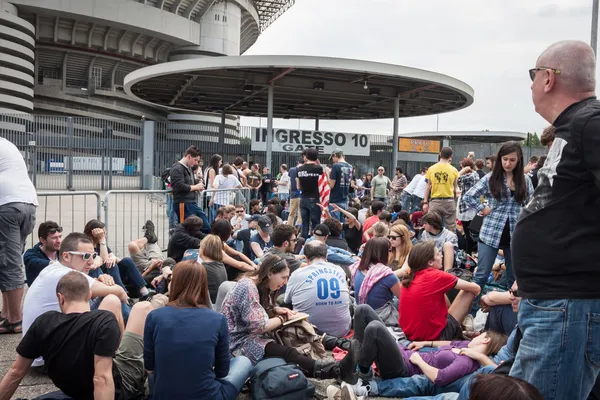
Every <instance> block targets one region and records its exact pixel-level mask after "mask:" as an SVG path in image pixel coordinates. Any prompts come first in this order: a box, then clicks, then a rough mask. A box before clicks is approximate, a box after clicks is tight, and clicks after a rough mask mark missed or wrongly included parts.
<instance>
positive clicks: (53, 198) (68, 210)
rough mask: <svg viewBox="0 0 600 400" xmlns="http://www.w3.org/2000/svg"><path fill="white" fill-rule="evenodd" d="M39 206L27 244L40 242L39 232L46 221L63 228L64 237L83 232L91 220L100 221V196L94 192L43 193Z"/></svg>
mask: <svg viewBox="0 0 600 400" xmlns="http://www.w3.org/2000/svg"><path fill="white" fill-rule="evenodd" d="M37 198H38V203H39V206H38V208H37V210H36V215H35V228H34V229H33V232H32V234H31V235H29V237H28V239H27V242H28V243H31V246H33V245H34V244H36V243H37V242H38V236H37V231H38V228H39V226H40V224H41V223H42V222H44V221H54V222H56V223H57V224H59V225H60V226H62V227H63V237H65V236H66V235H68V234H69V233H71V232H83V228H84V227H85V224H86V222H87V221H89V220H90V219H94V218H95V219H98V220H99V219H100V218H101V216H100V211H101V201H100V194H99V193H98V192H93V191H81V192H68V191H64V192H62V191H61V192H41V193H38V194H37Z"/></svg>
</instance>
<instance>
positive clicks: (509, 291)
mask: <svg viewBox="0 0 600 400" xmlns="http://www.w3.org/2000/svg"><path fill="white" fill-rule="evenodd" d="M508 293H510V294H512V295H513V296H515V297H521V296H519V289H517V290H512V289H508Z"/></svg>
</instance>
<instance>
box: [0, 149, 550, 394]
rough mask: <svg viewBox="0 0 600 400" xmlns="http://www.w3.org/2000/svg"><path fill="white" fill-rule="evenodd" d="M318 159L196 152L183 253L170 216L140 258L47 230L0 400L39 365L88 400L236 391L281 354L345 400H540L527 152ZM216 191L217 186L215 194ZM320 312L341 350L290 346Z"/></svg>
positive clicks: (178, 198) (183, 204) (322, 332)
mask: <svg viewBox="0 0 600 400" xmlns="http://www.w3.org/2000/svg"><path fill="white" fill-rule="evenodd" d="M317 155H318V154H317V152H316V150H315V149H306V150H305V151H304V153H303V157H302V159H301V160H299V162H298V164H297V165H296V166H294V167H292V168H288V166H286V165H282V166H281V167H280V169H279V171H280V173H279V174H278V175H271V174H270V173H269V172H268V169H267V168H264V169H262V171H263V174H260V173H259V172H258V171H260V170H261V169H260V167H259V166H258V165H256V164H254V165H252V166H251V167H250V168H248V164H246V163H245V162H244V160H243V159H242V158H241V157H237V158H236V159H235V160H233V162H232V164H224V165H222V164H223V160H222V157H221V156H219V155H214V156H212V157H211V159H210V163H209V167H208V168H207V169H206V171H202V170H201V169H200V168H194V167H196V166H197V165H198V162H199V160H200V154H199V152H198V149H197V148H195V147H190V148H189V149H188V150H187V151H186V153H185V156H184V157H183V158H182V159H181V160H180V161H178V162H177V163H176V164H175V165H174V166H173V167H172V168H171V173H170V175H169V176H168V177H167V179H166V180H167V183H168V185H169V186H170V187H171V188H172V191H173V193H172V195H169V196H171V200H170V203H171V207H170V209H169V210H168V213H169V220H170V221H171V223H170V232H169V235H170V237H169V241H168V246H167V248H166V249H161V248H160V247H159V246H158V244H157V242H158V237H157V234H156V231H155V227H154V224H153V222H152V221H147V222H146V224H145V225H144V227H143V230H144V236H143V237H141V238H137V239H134V240H132V241H131V242H130V243H129V244H128V246H127V250H128V254H126V255H124V256H123V257H119V256H117V255H116V254H114V253H113V252H112V250H111V249H110V248H109V247H108V246H107V241H106V239H107V234H108V232H107V231H106V227H105V226H104V224H103V223H102V222H100V221H98V220H95V219H94V220H90V221H88V222H87V223H86V224H85V225H84V226H81V232H82V233H70V234H69V235H67V236H66V237H64V238H63V237H62V228H61V227H60V226H59V225H58V224H57V223H56V222H53V221H45V222H43V223H41V224H40V226H39V229H38V231H37V237H38V239H39V243H37V244H36V245H35V246H33V247H32V248H31V249H28V250H27V251H26V252H25V255H24V265H25V275H26V282H27V285H28V287H29V289H28V291H27V293H26V295H25V299H24V303H23V312H22V314H23V318H22V324H21V323H20V322H19V323H14V322H11V321H9V320H8V319H7V318H6V315H7V314H4V313H3V322H2V325H0V328H1V329H2V330H1V331H0V332H2V333H14V332H22V333H23V339H22V341H21V343H20V344H19V345H18V347H17V349H16V351H17V358H16V360H15V362H14V363H13V365H12V366H11V367H10V368H9V369H8V372H7V373H6V375H5V376H4V378H3V380H2V382H1V383H0V399H8V398H10V396H11V395H12V393H14V391H15V390H16V388H17V386H18V384H19V382H20V381H21V380H22V379H23V377H24V376H25V375H26V373H27V371H28V370H29V368H30V367H34V368H38V369H40V370H41V371H43V372H44V373H47V374H48V376H49V377H50V379H52V381H53V382H54V384H55V385H56V386H57V388H58V389H60V391H62V393H63V394H64V395H66V396H69V397H71V398H74V399H78V398H107V399H108V398H111V399H112V398H118V399H138V398H144V397H145V396H147V395H148V394H149V395H150V398H152V399H204V398H206V399H209V398H210V399H235V398H236V397H237V396H238V394H239V393H240V391H242V390H243V388H244V386H245V385H246V383H247V380H248V378H249V376H250V374H251V370H252V368H253V366H256V365H257V364H259V363H260V362H261V360H263V359H266V358H281V359H283V360H285V362H287V363H291V364H295V365H297V366H298V367H299V368H300V370H301V371H302V373H304V375H306V376H307V377H310V378H315V379H335V380H337V381H338V383H339V384H341V385H333V386H330V387H329V388H328V390H327V394H328V396H329V398H331V399H334V398H342V399H354V398H355V396H365V397H368V396H385V397H410V396H436V395H442V394H444V395H448V396H451V397H444V398H459V399H483V398H485V399H497V398H509V397H502V396H501V395H502V393H519V396H521V397H511V398H519V399H521V398H523V399H540V398H541V394H540V393H539V391H538V390H537V389H536V388H535V387H534V386H532V385H530V384H529V383H527V382H525V381H523V380H521V379H518V378H514V377H511V376H509V372H510V366H511V365H512V363H513V362H514V360H515V357H516V354H517V351H518V348H519V343H520V339H521V337H522V335H521V332H520V330H519V327H518V325H517V311H518V308H519V305H520V301H521V298H520V296H519V292H518V287H517V282H516V280H515V277H514V275H513V271H512V263H511V246H510V244H511V241H510V239H511V236H512V232H513V230H514V225H515V222H516V220H517V218H518V214H519V212H520V209H521V208H522V207H523V205H524V204H526V203H527V202H528V200H529V199H530V198H531V196H532V191H533V187H532V183H531V179H530V176H529V175H526V171H525V170H524V167H525V166H524V163H523V155H522V152H521V148H520V146H519V144H517V143H515V142H509V143H506V144H504V145H503V146H502V147H501V148H500V150H499V152H498V154H497V155H496V160H497V162H496V164H495V165H490V172H489V173H488V174H485V173H483V172H482V171H481V169H482V168H483V163H484V162H483V160H473V159H470V158H468V159H465V160H463V161H461V167H462V169H461V171H460V172H458V171H457V170H456V169H455V168H454V167H453V166H452V165H451V164H450V160H451V158H452V149H451V148H449V147H444V148H442V150H441V154H440V162H439V163H437V164H435V165H434V166H432V167H431V168H430V169H429V170H428V169H426V168H425V169H422V170H421V171H420V173H419V174H417V175H416V176H415V177H413V178H412V179H409V178H408V177H407V176H406V175H405V174H404V173H403V171H402V169H401V168H396V170H395V176H394V178H393V179H389V178H387V177H386V176H385V170H384V168H383V167H379V168H378V169H377V175H376V176H375V177H374V178H373V177H372V175H371V174H367V175H366V176H364V177H363V178H362V179H361V178H360V177H359V176H356V170H355V169H354V168H353V167H352V166H351V165H350V164H348V163H347V162H346V161H345V159H344V154H343V152H342V151H341V150H335V151H334V152H333V153H332V154H331V158H330V159H331V161H332V163H333V164H332V165H331V166H322V165H321V164H320V163H319V161H318V159H317ZM536 170H537V168H536V167H535V166H534V165H531V166H530V171H534V173H535V171H536ZM432 171H433V172H432ZM530 171H527V172H530ZM435 174H438V175H437V176H439V174H445V175H444V176H446V177H447V179H446V180H445V181H444V182H442V180H440V179H437V178H436V177H435V176H436V175H435ZM322 176H323V177H324V179H326V182H327V183H328V185H329V189H330V192H331V194H330V197H329V201H328V199H327V198H322V197H321V193H320V191H319V188H318V186H319V180H320V178H321V177H322ZM200 178H202V179H200ZM507 181H509V182H510V184H508V189H506V190H505V186H504V183H503V182H507ZM241 187H247V188H249V189H250V190H249V191H245V192H243V191H239V190H235V189H238V188H241ZM207 188H212V189H215V190H217V191H216V192H212V194H210V195H209V196H207V197H208V199H207V203H206V204H198V203H197V200H196V195H195V192H201V191H202V190H206V189H207ZM263 188H267V189H263ZM220 189H229V190H232V191H231V192H230V193H229V192H227V191H223V190H220ZM460 190H462V193H460V197H459V200H458V202H457V201H456V199H455V195H457V194H458V193H459V191H460ZM504 192H508V193H509V195H508V196H504V195H503V193H504ZM246 195H248V196H249V198H246ZM482 198H484V199H485V200H484V201H482ZM332 199H333V200H332ZM457 209H458V212H459V214H460V215H458V216H459V217H460V218H457V217H458V216H457ZM469 210H471V211H474V212H471V213H470V214H469V213H468V211H469ZM247 211H248V212H247ZM482 216H487V217H486V218H485V219H484V221H483V223H482V224H481V227H480V228H479V229H478V230H477V231H475V230H471V229H469V226H473V225H474V222H475V218H481V217H482ZM467 238H468V239H467ZM165 252H166V254H165ZM475 267H476V268H475ZM490 273H492V274H491V275H490ZM305 314H306V315H305ZM304 317H306V318H307V320H308V322H309V323H310V325H312V327H313V329H314V335H315V337H318V338H319V339H318V342H319V343H320V344H322V346H323V348H324V349H326V350H333V353H332V354H333V356H334V358H331V356H325V357H323V355H320V356H315V354H314V353H312V352H309V353H307V352H305V351H304V350H303V349H305V347H303V346H300V347H302V349H300V347H299V346H292V345H288V344H283V343H282V342H281V340H280V339H279V336H278V332H280V330H281V328H282V326H284V324H286V322H287V321H290V320H293V319H299V320H302V319H303V318H304ZM298 323H300V322H298ZM320 344H319V345H320ZM75 354H77V357H73V355H75ZM450 393H453V394H452V395H450ZM499 393H500V394H499ZM507 395H508V394H507ZM515 396H517V395H516V394H515Z"/></svg>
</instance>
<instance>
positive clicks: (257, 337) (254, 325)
mask: <svg viewBox="0 0 600 400" xmlns="http://www.w3.org/2000/svg"><path fill="white" fill-rule="evenodd" d="M289 275H290V269H289V267H288V264H287V261H286V260H284V259H283V258H281V257H279V256H277V255H274V254H269V255H267V256H266V257H264V258H263V260H262V263H261V265H260V267H259V269H258V270H256V271H253V272H250V273H248V274H246V276H244V277H243V278H242V279H240V280H239V281H238V282H237V283H236V285H235V286H234V287H233V288H232V289H231V290H230V291H229V292H228V293H227V296H226V297H225V300H224V301H223V306H222V307H221V312H222V313H223V314H224V315H225V318H226V319H227V325H228V327H229V336H230V345H229V350H230V352H231V353H232V354H233V355H234V356H241V355H243V356H246V357H248V358H249V359H250V361H252V364H256V363H257V362H259V361H260V360H262V359H263V358H269V357H279V358H283V359H284V360H285V361H286V362H288V363H294V364H297V365H298V366H299V367H300V369H302V370H303V371H304V372H305V374H306V376H308V377H314V378H319V379H334V378H336V379H340V378H341V377H342V376H343V375H344V376H345V375H346V374H351V373H352V371H351V370H350V368H351V367H350V365H346V366H345V365H344V363H346V364H347V363H348V362H349V361H351V358H348V359H347V360H346V358H345V359H344V360H346V361H344V360H342V361H341V362H334V361H328V360H317V361H315V360H313V359H312V358H310V357H308V356H306V355H304V354H300V353H299V352H298V351H297V350H296V349H295V348H293V347H286V346H283V345H281V344H278V343H276V342H275V341H274V340H273V339H272V338H270V337H269V336H267V334H268V332H272V331H274V330H276V329H277V328H279V327H281V326H282V325H283V323H284V322H285V321H287V320H288V319H290V318H294V316H295V315H296V312H294V311H292V310H289V309H287V308H284V307H277V305H276V302H275V299H276V298H277V296H278V295H279V290H280V289H281V288H282V287H283V286H284V285H285V284H286V283H287V280H288V277H289Z"/></svg>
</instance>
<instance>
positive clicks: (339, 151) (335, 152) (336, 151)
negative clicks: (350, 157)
mask: <svg viewBox="0 0 600 400" xmlns="http://www.w3.org/2000/svg"><path fill="white" fill-rule="evenodd" d="M333 156H336V157H343V156H344V152H343V151H342V149H340V148H339V147H338V148H336V149H334V150H333V151H332V152H331V155H330V156H329V159H330V160H331V159H333Z"/></svg>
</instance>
